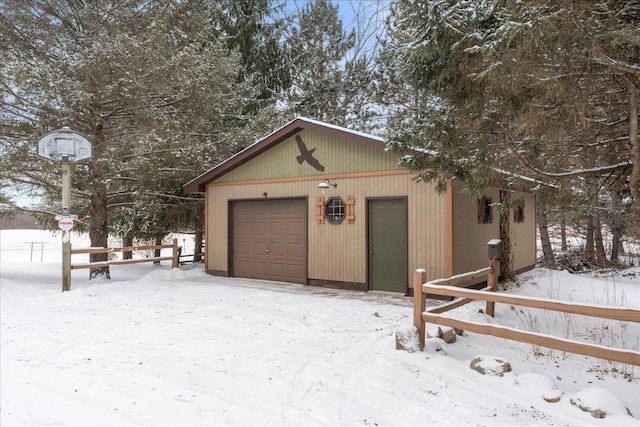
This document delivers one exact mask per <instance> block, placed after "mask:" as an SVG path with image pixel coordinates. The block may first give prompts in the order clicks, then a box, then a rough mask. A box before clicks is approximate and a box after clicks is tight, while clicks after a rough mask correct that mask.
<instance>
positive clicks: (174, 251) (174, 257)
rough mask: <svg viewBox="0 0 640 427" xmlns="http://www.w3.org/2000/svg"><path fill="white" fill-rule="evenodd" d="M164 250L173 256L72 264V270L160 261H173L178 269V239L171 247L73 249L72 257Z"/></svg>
mask: <svg viewBox="0 0 640 427" xmlns="http://www.w3.org/2000/svg"><path fill="white" fill-rule="evenodd" d="M162 249H171V250H172V255H171V256H168V255H167V256H159V257H150V258H140V259H122V260H120V259H114V260H110V261H97V262H88V263H82V264H71V269H72V270H75V269H80V268H100V267H108V266H110V265H124V264H137V263H142V262H160V261H169V260H170V261H171V268H176V267H178V265H179V261H180V248H179V247H178V239H173V244H171V245H141V246H129V247H124V248H82V249H71V255H78V254H110V253H116V252H136V251H148V250H162Z"/></svg>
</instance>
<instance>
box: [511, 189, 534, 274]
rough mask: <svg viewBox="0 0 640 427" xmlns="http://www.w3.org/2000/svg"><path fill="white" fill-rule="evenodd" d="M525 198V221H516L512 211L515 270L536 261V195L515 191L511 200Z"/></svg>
mask: <svg viewBox="0 0 640 427" xmlns="http://www.w3.org/2000/svg"><path fill="white" fill-rule="evenodd" d="M517 199H523V200H524V222H522V223H515V222H514V221H513V212H510V215H509V217H510V219H509V221H510V225H509V230H510V231H511V250H512V251H513V254H514V263H513V269H514V271H517V270H521V269H524V268H528V267H531V266H533V265H535V263H536V241H535V239H534V238H533V236H535V235H536V211H535V206H536V205H535V203H536V196H535V194H532V193H514V194H513V195H512V196H511V200H517Z"/></svg>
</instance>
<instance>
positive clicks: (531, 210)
mask: <svg viewBox="0 0 640 427" xmlns="http://www.w3.org/2000/svg"><path fill="white" fill-rule="evenodd" d="M455 188H456V192H455V193H454V194H455V196H454V197H455V199H454V224H455V228H454V274H460V273H464V272H467V271H473V270H477V269H479V268H484V267H486V266H488V265H489V260H488V250H487V242H488V241H489V240H491V239H499V238H500V214H499V212H498V211H497V210H496V209H495V208H494V209H493V223H492V224H478V218H477V216H478V202H477V199H476V198H475V197H471V196H469V195H468V194H466V193H463V192H461V191H460V188H459V186H456V187H455ZM484 195H485V196H487V197H491V198H492V199H493V202H494V203H495V202H498V201H499V200H500V193H499V191H498V190H488V191H486V192H485V193H484ZM518 198H523V199H524V201H525V206H524V208H525V221H524V223H521V224H516V223H514V222H513V211H510V212H509V218H510V219H509V221H510V224H509V229H510V231H511V250H512V256H513V259H512V261H513V265H512V268H513V270H520V269H523V268H526V267H530V266H532V265H534V264H535V258H536V241H535V235H536V232H535V226H536V225H535V195H533V194H531V193H520V192H515V193H513V194H512V195H511V199H512V200H516V199H518Z"/></svg>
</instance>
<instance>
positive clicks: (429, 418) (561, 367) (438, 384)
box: [0, 230, 640, 427]
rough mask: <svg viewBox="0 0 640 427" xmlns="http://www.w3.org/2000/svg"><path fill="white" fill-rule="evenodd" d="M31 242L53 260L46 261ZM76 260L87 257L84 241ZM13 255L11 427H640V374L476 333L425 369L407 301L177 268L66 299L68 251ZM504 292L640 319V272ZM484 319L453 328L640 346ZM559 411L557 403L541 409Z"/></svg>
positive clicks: (126, 271)
mask: <svg viewBox="0 0 640 427" xmlns="http://www.w3.org/2000/svg"><path fill="white" fill-rule="evenodd" d="M30 242H44V243H34V245H33V246H34V249H33V253H32V252H31V243H30ZM180 243H181V244H182V243H183V242H182V241H181V242H180ZM72 244H73V245H74V247H83V246H88V242H87V240H86V237H85V236H77V235H73V236H72ZM0 256H1V260H0V301H1V306H0V315H1V337H0V346H1V353H0V380H1V388H0V411H1V413H0V424H1V425H2V426H3V427H7V426H41V425H65V426H72V425H77V426H134V425H143V426H205V425H206V426H214V425H215V426H224V425H229V426H422V425H433V426H456V427H457V426H531V425H540V426H543V425H544V426H585V425H587V426H588V425H593V426H616V427H618V426H639V425H640V379H638V377H639V376H640V368H638V367H631V366H621V365H619V364H611V363H608V362H605V361H601V360H597V359H592V358H587V357H584V356H580V355H572V354H563V353H562V352H559V351H557V350H556V351H551V350H549V349H545V348H532V346H531V345H527V344H521V343H516V342H511V341H506V340H502V339H498V338H493V337H487V336H483V335H477V334H473V333H467V332H465V333H464V335H463V336H459V337H458V340H457V342H456V343H454V344H444V343H442V342H441V341H439V340H437V339H434V340H431V342H430V345H429V346H428V348H429V350H425V351H423V352H421V351H417V352H413V353H409V352H406V351H399V350H396V349H395V338H394V333H395V332H396V331H398V330H399V329H403V328H406V327H407V326H410V325H411V323H412V306H411V303H412V301H411V299H410V298H406V297H401V296H397V295H390V294H381V293H356V292H348V291H336V290H325V289H318V288H311V287H304V286H300V285H290V284H282V283H273V282H265V281H258V280H247V279H232V278H220V277H212V276H208V275H206V274H205V273H203V271H202V266H201V265H196V266H191V265H189V266H181V267H180V268H178V269H175V270H171V269H170V265H169V262H164V263H163V265H160V266H154V265H152V264H146V263H145V264H135V265H131V266H113V267H112V269H111V277H112V280H99V281H89V280H88V272H87V270H74V271H73V274H72V285H71V291H70V292H65V293H62V292H61V278H60V270H61V266H60V236H59V235H52V234H51V233H49V232H42V231H35V230H3V231H0ZM74 260H75V258H74ZM78 260H79V261H81V259H78ZM502 292H510V293H514V294H520V295H532V296H538V297H553V298H559V299H566V300H573V301H586V302H592V303H598V304H607V305H625V306H628V307H633V308H640V268H635V269H630V270H625V271H623V272H620V273H619V274H617V275H608V276H601V277H596V276H594V275H570V274H568V273H566V272H557V271H549V270H544V269H537V270H534V271H532V272H530V273H527V274H525V275H523V276H521V277H520V280H519V283H518V284H517V285H512V286H510V287H508V289H506V290H502ZM480 308H482V304H481V303H474V304H470V305H467V306H464V307H461V308H459V309H457V310H456V311H455V315H456V316H459V317H461V318H463V319H471V320H476V321H484V322H495V323H498V324H501V325H506V326H511V327H516V328H521V329H527V330H532V329H537V330H539V331H540V332H544V333H553V334H555V335H557V336H560V337H565V336H573V337H579V339H584V340H591V341H592V342H597V343H601V344H605V345H611V346H613V347H623V346H626V347H627V348H629V349H634V350H635V351H638V348H639V346H640V344H639V343H640V325H638V324H623V323H620V322H610V323H607V322H605V321H604V320H601V319H586V318H583V317H580V316H572V317H569V316H561V315H560V316H556V317H554V316H552V315H551V314H549V313H544V312H541V311H535V310H526V309H522V310H521V309H520V308H512V307H509V306H506V305H501V304H497V305H496V317H495V319H491V318H486V317H485V316H484V315H483V314H481V313H479V312H478V310H479V309H480ZM437 344H440V345H441V346H442V348H443V350H442V351H435V350H433V348H435V347H437ZM535 353H537V354H535ZM480 355H482V356H491V357H496V358H500V359H504V360H506V361H508V362H509V363H510V364H511V367H512V369H513V371H512V372H510V373H506V374H505V375H504V376H502V377H500V376H495V375H494V376H492V375H481V374H479V373H478V372H476V371H474V370H471V369H470V368H469V365H470V362H471V360H472V359H473V358H475V357H476V356H480ZM554 389H555V391H554ZM552 394H556V395H560V401H559V402H558V403H548V402H546V401H545V400H544V399H543V396H545V395H546V396H549V395H552ZM572 400H573V401H579V402H580V403H581V404H582V405H583V406H588V407H590V408H591V409H596V408H599V409H602V410H603V411H604V412H606V413H607V415H606V417H605V418H604V419H596V418H593V417H592V416H591V415H590V413H588V412H583V411H582V410H581V409H579V408H578V407H577V406H574V405H572V404H571V401H572ZM627 409H628V410H629V411H630V412H631V413H632V414H633V415H634V417H635V418H632V417H631V416H629V415H627Z"/></svg>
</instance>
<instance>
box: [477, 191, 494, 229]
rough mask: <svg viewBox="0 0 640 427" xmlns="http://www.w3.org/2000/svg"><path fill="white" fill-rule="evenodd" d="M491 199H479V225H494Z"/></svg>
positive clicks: (484, 197)
mask: <svg viewBox="0 0 640 427" xmlns="http://www.w3.org/2000/svg"><path fill="white" fill-rule="evenodd" d="M492 203H493V200H492V199H491V197H486V196H483V197H478V224H493V208H492V206H491V204H492Z"/></svg>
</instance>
